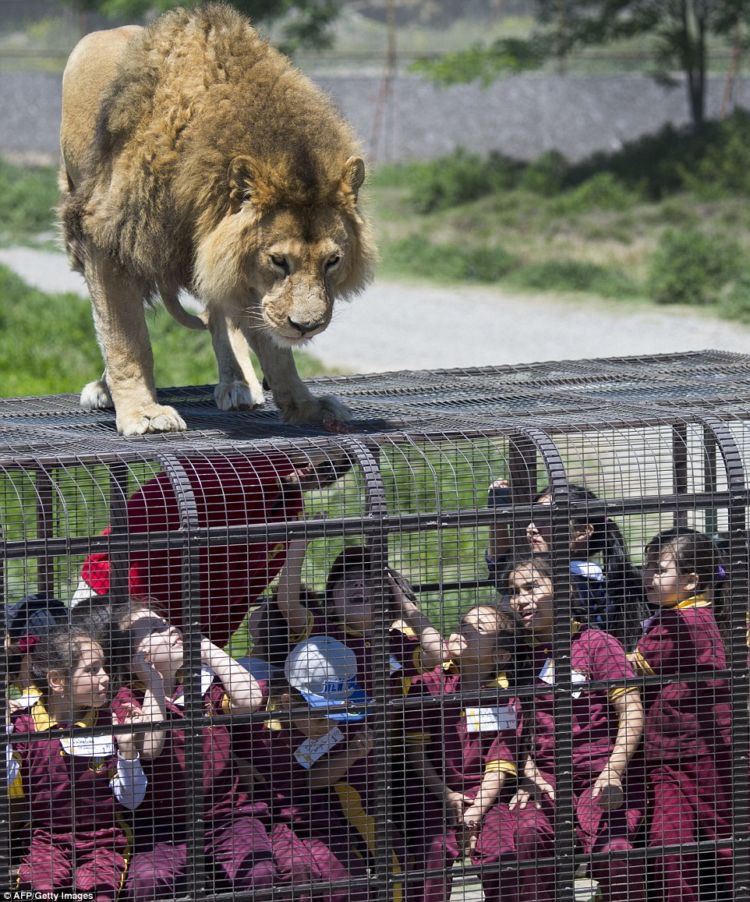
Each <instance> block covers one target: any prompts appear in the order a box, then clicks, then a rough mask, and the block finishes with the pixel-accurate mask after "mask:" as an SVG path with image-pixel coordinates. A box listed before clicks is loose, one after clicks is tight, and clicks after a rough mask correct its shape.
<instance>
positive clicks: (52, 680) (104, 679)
mask: <svg viewBox="0 0 750 902" xmlns="http://www.w3.org/2000/svg"><path fill="white" fill-rule="evenodd" d="M31 668H32V674H33V676H34V678H35V681H36V684H37V685H38V687H39V690H40V695H39V697H38V699H37V701H36V702H34V703H33V704H31V706H30V707H29V708H28V709H23V710H19V711H18V712H17V713H16V714H15V715H14V716H13V717H12V718H11V726H12V732H13V734H14V735H15V736H19V734H20V735H23V734H33V733H41V732H46V731H47V730H50V729H52V728H55V729H59V728H63V729H64V728H68V727H71V728H73V727H77V728H86V727H88V728H93V727H101V726H108V725H111V723H112V720H111V715H110V712H109V710H108V709H107V708H106V705H107V701H108V698H109V675H108V674H107V672H106V670H105V669H104V653H103V651H102V648H101V646H100V645H99V643H98V642H97V641H96V640H95V639H94V638H93V636H92V635H91V633H90V632H88V631H87V630H85V629H83V628H82V627H78V628H75V629H71V628H69V627H62V626H58V627H53V628H52V630H50V631H49V632H48V633H47V634H46V635H44V636H42V637H40V638H39V641H38V643H37V644H36V645H35V647H34V649H33V650H32V652H31ZM137 719H138V718H137V714H136V712H134V710H133V709H132V708H127V707H124V708H123V709H122V722H123V723H126V722H133V721H136V720H137ZM116 749H117V753H116V751H115V750H116ZM19 777H20V783H21V787H22V803H23V809H24V811H25V814H26V817H27V818H28V821H29V825H30V830H31V845H30V848H29V851H28V852H27V854H26V855H25V856H24V858H23V859H22V861H21V865H20V868H19V872H18V889H19V890H33V891H35V892H36V893H50V894H53V893H55V892H56V891H59V890H70V889H71V888H72V889H74V890H76V891H77V892H81V893H91V894H92V895H91V898H93V899H95V900H96V902H114V900H115V899H116V897H117V894H118V892H119V889H120V886H121V884H122V880H123V878H124V875H125V869H126V856H127V852H128V836H127V830H126V828H125V827H124V822H123V819H122V816H121V814H119V813H118V811H117V802H119V803H120V804H121V805H123V806H124V807H125V808H129V809H131V810H132V809H134V808H136V807H137V806H138V805H139V804H140V802H141V800H142V799H143V794H144V792H145V789H146V783H145V779H144V775H143V771H142V769H141V764H140V761H139V760H138V754H137V751H136V747H135V740H134V737H133V735H132V734H120V735H118V737H117V739H116V742H115V741H114V740H113V739H112V737H111V736H94V735H92V734H91V733H88V734H86V733H84V734H81V733H80V731H79V733H78V734H77V735H75V734H74V735H71V736H64V737H62V738H51V739H49V740H41V741H34V740H33V739H32V740H29V741H23V739H19V741H16V742H14V743H13V757H12V758H11V760H10V761H9V768H8V782H9V784H10V785H13V784H14V783H15V782H16V781H17V780H18V779H19Z"/></svg>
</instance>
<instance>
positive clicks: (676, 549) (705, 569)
mask: <svg viewBox="0 0 750 902" xmlns="http://www.w3.org/2000/svg"><path fill="white" fill-rule="evenodd" d="M665 552H669V553H670V554H672V555H673V556H674V560H675V564H676V565H677V571H678V572H679V573H680V574H682V575H683V576H684V575H686V574H688V573H695V575H696V576H697V577H698V586H697V588H696V591H698V592H710V593H711V596H712V599H713V601H714V606H715V608H716V612H717V615H718V614H720V613H722V607H723V605H722V597H721V596H722V592H721V588H722V584H723V582H724V580H725V578H726V571H725V570H724V565H723V563H722V554H721V551H720V550H719V547H718V545H717V544H716V542H714V540H713V539H712V538H711V537H710V536H707V535H706V534H705V533H703V532H698V531H697V530H695V529H689V528H688V527H686V526H673V527H672V529H665V530H663V531H662V532H660V533H657V534H656V535H655V536H654V537H653V539H651V541H650V542H649V543H648V545H646V549H645V553H646V560H647V561H651V560H653V559H654V558H658V557H660V556H661V555H662V554H664V553H665Z"/></svg>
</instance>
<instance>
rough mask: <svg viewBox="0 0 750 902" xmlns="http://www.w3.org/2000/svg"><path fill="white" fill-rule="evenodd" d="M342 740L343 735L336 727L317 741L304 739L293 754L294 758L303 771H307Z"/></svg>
mask: <svg viewBox="0 0 750 902" xmlns="http://www.w3.org/2000/svg"><path fill="white" fill-rule="evenodd" d="M343 738H344V734H343V733H342V732H341V730H339V728H338V727H334V728H333V729H332V730H329V731H328V732H327V733H326V734H325V736H319V737H318V738H317V739H306V740H305V741H304V742H303V743H302V745H300V746H299V747H298V748H297V750H296V751H295V753H294V757H295V758H296V759H297V761H299V763H300V764H301V765H302V767H304V768H305V770H309V769H310V768H311V767H312V766H313V764H315V762H316V761H318V760H319V759H320V758H322V757H323V755H325V754H327V753H328V752H330V751H331V749H332V748H333V747H334V746H335V745H337V744H338V743H339V742H341V740H342V739H343Z"/></svg>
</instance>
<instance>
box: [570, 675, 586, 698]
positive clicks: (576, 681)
mask: <svg viewBox="0 0 750 902" xmlns="http://www.w3.org/2000/svg"><path fill="white" fill-rule="evenodd" d="M570 682H571V685H572V687H573V690H572V693H571V694H572V696H573V698H578V696H579V695H580V694H581V690H580V689H576V686H580V685H581V683H585V682H586V674H585V673H581V671H580V670H571V671H570Z"/></svg>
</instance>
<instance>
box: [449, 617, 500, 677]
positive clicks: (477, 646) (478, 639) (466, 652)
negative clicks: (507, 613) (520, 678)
mask: <svg viewBox="0 0 750 902" xmlns="http://www.w3.org/2000/svg"><path fill="white" fill-rule="evenodd" d="M498 628H499V623H498V614H497V611H496V610H495V609H494V608H490V607H482V606H480V607H476V608H472V609H471V610H470V611H467V612H466V614H464V616H463V618H462V620H461V626H460V627H459V629H458V632H455V633H452V634H451V635H450V636H449V638H448V643H447V645H448V652H449V654H450V656H451V658H453V659H454V660H455V661H472V662H476V663H478V664H480V665H482V664H497V665H498V666H499V667H504V666H505V665H507V664H509V663H510V660H511V652H510V651H509V650H508V649H507V648H501V647H500V646H499V644H498V640H499V639H500V634H499V631H498Z"/></svg>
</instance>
